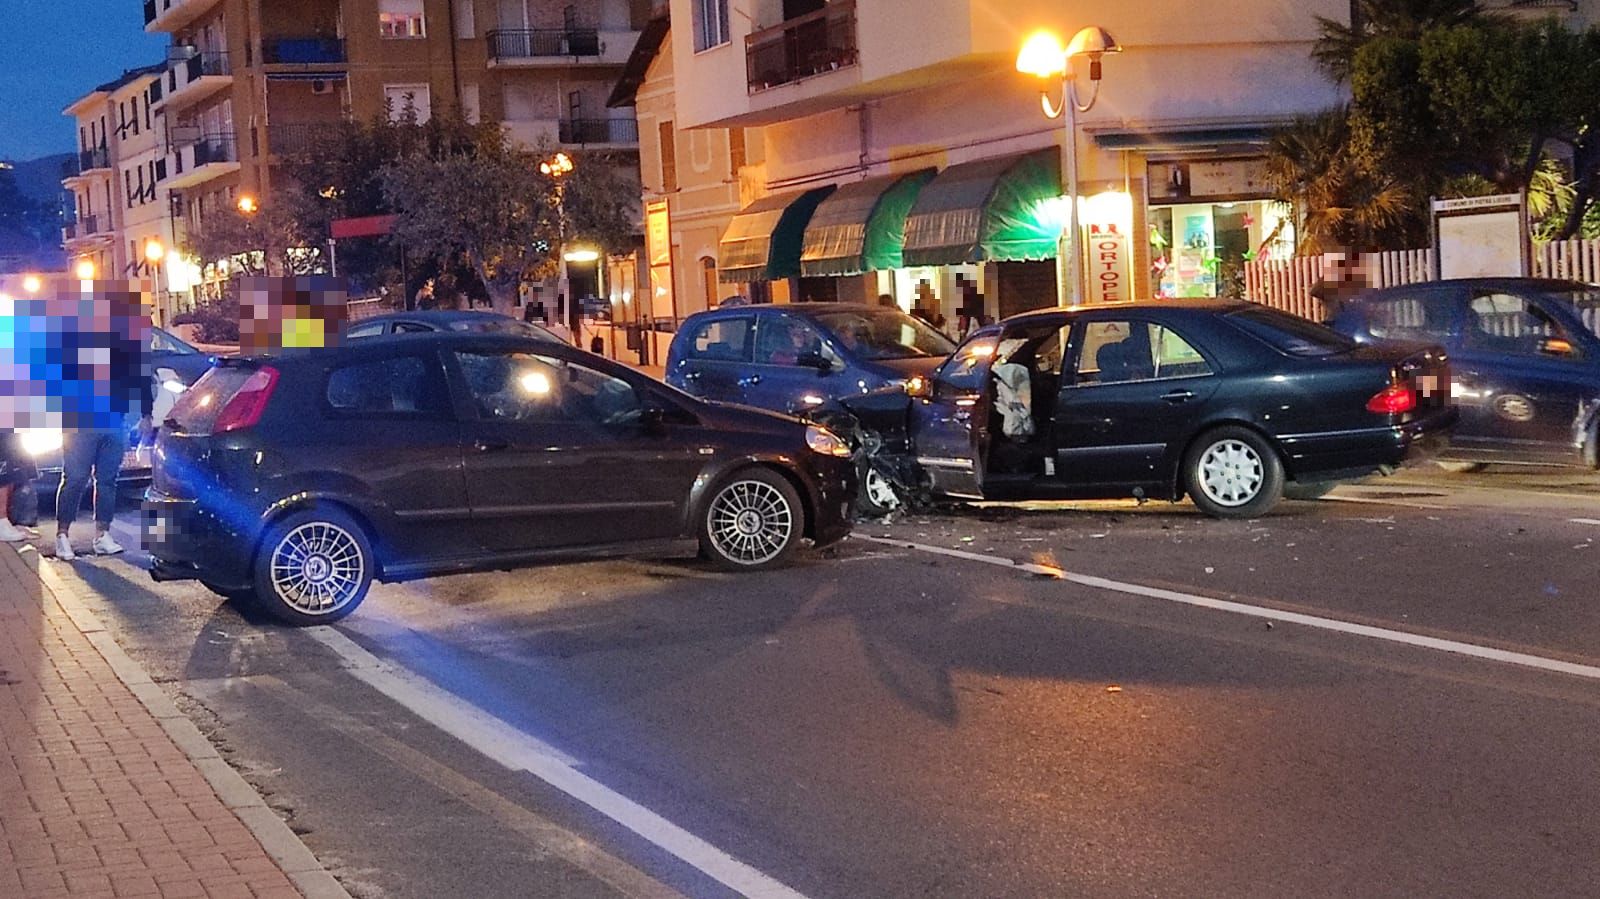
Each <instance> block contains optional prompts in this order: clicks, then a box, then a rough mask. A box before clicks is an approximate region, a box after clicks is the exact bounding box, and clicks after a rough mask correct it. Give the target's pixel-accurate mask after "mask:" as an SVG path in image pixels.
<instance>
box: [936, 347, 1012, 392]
mask: <svg viewBox="0 0 1600 899" xmlns="http://www.w3.org/2000/svg"><path fill="white" fill-rule="evenodd" d="M999 345H1000V335H998V334H984V335H982V336H980V337H972V338H969V339H968V340H967V342H966V343H963V344H962V345H961V346H959V347H956V351H955V353H954V354H952V355H951V356H950V358H949V359H947V360H945V362H944V363H943V364H942V365H940V366H939V370H938V372H937V373H936V374H935V375H934V379H935V380H936V381H937V382H938V383H939V384H940V385H942V386H943V387H944V388H945V389H946V390H949V391H954V392H959V393H975V392H977V391H978V390H981V389H982V388H983V373H984V372H985V371H987V368H986V366H987V365H988V364H989V362H990V361H992V360H993V359H994V354H995V350H996V349H997V348H998V347H999Z"/></svg>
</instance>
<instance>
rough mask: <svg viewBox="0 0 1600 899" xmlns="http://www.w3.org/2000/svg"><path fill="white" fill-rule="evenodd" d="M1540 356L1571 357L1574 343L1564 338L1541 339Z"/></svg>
mask: <svg viewBox="0 0 1600 899" xmlns="http://www.w3.org/2000/svg"><path fill="white" fill-rule="evenodd" d="M1539 354H1540V355H1542V356H1571V355H1572V342H1571V341H1569V340H1567V339H1566V338H1564V337H1541V338H1540V339H1539Z"/></svg>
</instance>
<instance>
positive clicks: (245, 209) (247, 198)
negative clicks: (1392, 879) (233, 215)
mask: <svg viewBox="0 0 1600 899" xmlns="http://www.w3.org/2000/svg"><path fill="white" fill-rule="evenodd" d="M238 205H239V211H240V212H242V213H244V214H245V215H254V214H255V212H256V210H257V209H260V208H261V206H260V205H259V204H258V203H256V198H255V197H253V196H251V195H250V194H240V195H239V204H238Z"/></svg>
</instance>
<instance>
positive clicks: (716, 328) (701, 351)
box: [688, 316, 755, 362]
mask: <svg viewBox="0 0 1600 899" xmlns="http://www.w3.org/2000/svg"><path fill="white" fill-rule="evenodd" d="M754 331H755V321H754V320H753V319H751V318H750V317H748V316H744V317H741V318H722V319H717V320H716V321H709V322H704V323H702V324H700V325H699V326H698V327H696V328H695V330H694V333H693V334H692V335H690V337H689V353H688V355H689V358H691V359H700V360H704V361H706V362H749V361H750V344H751V340H750V338H751V337H752V336H753V333H754Z"/></svg>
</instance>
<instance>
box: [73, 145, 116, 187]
mask: <svg viewBox="0 0 1600 899" xmlns="http://www.w3.org/2000/svg"><path fill="white" fill-rule="evenodd" d="M110 172H111V151H110V150H108V149H107V148H105V147H94V148H92V149H89V150H79V151H78V155H77V156H73V157H68V158H67V160H66V161H65V162H63V163H62V164H61V180H62V181H66V182H71V181H77V180H80V179H82V178H87V177H88V176H90V175H95V174H110Z"/></svg>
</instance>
